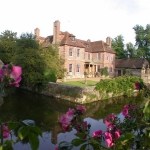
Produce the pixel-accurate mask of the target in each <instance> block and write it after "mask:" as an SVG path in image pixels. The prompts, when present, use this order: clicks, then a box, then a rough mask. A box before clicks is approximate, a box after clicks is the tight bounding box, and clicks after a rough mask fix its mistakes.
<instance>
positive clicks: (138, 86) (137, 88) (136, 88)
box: [135, 82, 140, 90]
mask: <svg viewBox="0 0 150 150" xmlns="http://www.w3.org/2000/svg"><path fill="white" fill-rule="evenodd" d="M139 89H140V84H139V82H135V90H139Z"/></svg>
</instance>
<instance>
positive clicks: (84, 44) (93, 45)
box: [42, 31, 115, 53]
mask: <svg viewBox="0 0 150 150" xmlns="http://www.w3.org/2000/svg"><path fill="white" fill-rule="evenodd" d="M59 35H61V37H62V39H59V40H60V46H63V45H69V46H73V47H80V48H85V52H91V53H95V52H104V51H105V52H108V53H115V52H114V51H113V50H112V48H110V47H109V46H108V45H107V44H106V43H105V42H103V41H95V42H91V41H90V40H87V41H85V40H80V39H76V38H75V35H73V34H70V33H69V32H67V31H66V32H62V31H60V33H59ZM73 38H74V39H75V40H72V39H73ZM52 42H53V35H51V36H47V37H46V38H45V40H44V42H43V43H42V46H43V47H48V46H49V45H50V44H52Z"/></svg>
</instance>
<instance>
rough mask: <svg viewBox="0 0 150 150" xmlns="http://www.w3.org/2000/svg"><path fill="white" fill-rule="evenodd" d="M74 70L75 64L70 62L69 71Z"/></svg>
mask: <svg viewBox="0 0 150 150" xmlns="http://www.w3.org/2000/svg"><path fill="white" fill-rule="evenodd" d="M72 70H73V65H72V64H69V72H72Z"/></svg>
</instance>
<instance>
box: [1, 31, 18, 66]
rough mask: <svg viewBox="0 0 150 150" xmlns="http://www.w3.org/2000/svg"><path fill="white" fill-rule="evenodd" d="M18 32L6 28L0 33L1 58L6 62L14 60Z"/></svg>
mask: <svg viewBox="0 0 150 150" xmlns="http://www.w3.org/2000/svg"><path fill="white" fill-rule="evenodd" d="M16 36H17V33H15V32H12V31H9V30H6V31H4V32H2V33H1V35H0V59H1V60H2V61H3V62H4V63H5V64H6V63H10V62H12V59H13V58H14V56H15V52H16V39H17V37H16Z"/></svg>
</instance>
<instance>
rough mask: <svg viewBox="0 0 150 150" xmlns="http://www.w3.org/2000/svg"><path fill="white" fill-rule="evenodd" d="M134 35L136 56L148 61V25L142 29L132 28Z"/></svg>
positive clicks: (138, 27)
mask: <svg viewBox="0 0 150 150" xmlns="http://www.w3.org/2000/svg"><path fill="white" fill-rule="evenodd" d="M133 29H134V31H135V34H136V37H135V39H136V44H135V45H136V46H137V55H138V57H141V58H147V59H148V60H150V24H147V25H146V28H144V27H143V26H141V25H136V26H135V27H133Z"/></svg>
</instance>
